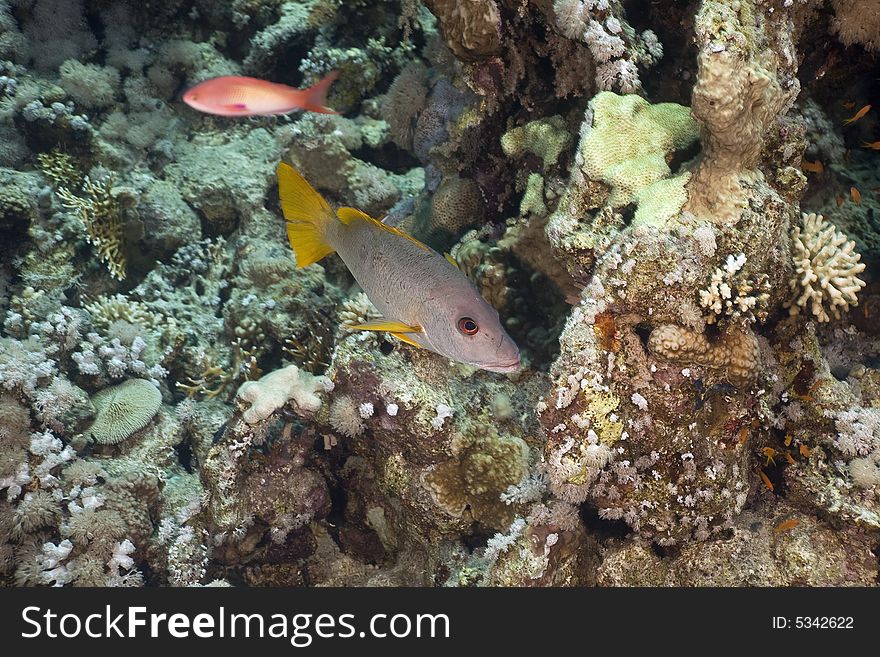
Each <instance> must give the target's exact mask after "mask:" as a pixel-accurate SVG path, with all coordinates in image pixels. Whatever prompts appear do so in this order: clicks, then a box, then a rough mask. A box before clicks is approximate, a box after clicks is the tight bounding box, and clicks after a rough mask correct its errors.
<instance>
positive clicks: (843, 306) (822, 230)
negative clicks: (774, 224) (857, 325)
mask: <svg viewBox="0 0 880 657" xmlns="http://www.w3.org/2000/svg"><path fill="white" fill-rule="evenodd" d="M791 240H792V244H793V246H794V253H793V254H792V258H793V259H794V265H795V276H794V277H793V278H792V279H791V281H790V283H789V286H790V288H791V291H792V293H793V294H795V295H797V296H796V298H794V299H792V300H790V301H788V302H786V306H787V307H788V309H789V312H790V313H791V314H792V315H797V314H798V313H800V312H801V310H802V309H803V308H807V307H809V310H810V313H811V314H812V315H813V316H815V317H816V319H818V320H819V321H820V322H828V321H831V316H833V317H834V318H835V319H840V316H841V315H840V313H841V310H843V311H844V312H845V311H846V310H848V309H849V308H850V307H851V306H857V305H858V303H859V301H858V297H857V295H858V292H859V290H861V289H862V288H863V287H865V281H863V280H862V279H861V278H859V277H858V274H860V273H862V272H863V271H864V270H865V265H864V263H861V262H859V260H860V259H861V256H860V255H859V254H858V253H856V252H855V246H856V245H855V242H853V241H852V240H849V239H847V236H846V235H844V234H843V233H842V232H840V231H839V230H838V229H837V228H836V227H835V226H834V224H832V223H830V222H829V221H826V219H825V217H823V216H822V215H821V214H815V213H809V214H807V213H804V214H803V228H801V226H795V227H794V228H793V229H792V231H791ZM829 313H830V314H829Z"/></svg>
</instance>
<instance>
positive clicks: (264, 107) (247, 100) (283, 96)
mask: <svg viewBox="0 0 880 657" xmlns="http://www.w3.org/2000/svg"><path fill="white" fill-rule="evenodd" d="M338 75H339V73H338V71H332V72H331V73H328V74H327V75H326V76H325V77H324V78H323V79H322V80H321V81H319V82H318V83H316V84H313V85H312V86H311V87H309V88H308V89H297V88H295V87H289V86H287V85H286V84H278V83H276V82H268V81H266V80H259V79H257V78H247V77H242V76H239V75H224V76H221V77H219V78H211V79H210V80H205V81H204V82H199V83H198V84H197V85H196V86H194V87H193V88H192V89H189V90H188V91H186V93H184V94H183V102H185V103H186V104H187V105H189V106H190V107H192V108H193V109H197V110H199V111H200V112H206V113H208V114H216V115H218V116H271V115H273V114H289V113H290V112H292V111H293V110H297V109H302V110H308V111H310V112H319V113H321V114H338V112H336V111H334V110H332V109H330V108H329V107H325V105H326V103H327V91H328V90H329V89H330V85H331V84H333V81H334V80H335V79H336V78H337V76H338Z"/></svg>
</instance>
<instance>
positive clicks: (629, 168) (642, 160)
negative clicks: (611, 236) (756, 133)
mask: <svg viewBox="0 0 880 657" xmlns="http://www.w3.org/2000/svg"><path fill="white" fill-rule="evenodd" d="M590 109H591V110H592V112H593V125H592V128H590V129H588V130H587V131H586V132H585V133H584V135H583V137H582V139H581V144H580V147H579V159H580V161H579V164H580V166H581V169H582V170H583V172H584V174H585V175H586V176H587V177H588V178H589V179H590V180H598V181H601V182H603V183H605V184H606V185H609V186H610V187H611V194H610V196H609V198H608V204H609V205H610V206H612V207H621V206H624V205H628V204H630V203H636V204H637V205H638V206H639V207H638V209H637V211H636V217H635V221H636V222H639V221H651V222H662V221H663V220H665V219H667V218H670V217H672V216H674V215H675V214H677V213H678V212H679V210H680V209H681V207H682V205H683V204H684V202H685V201H686V200H687V195H686V194H685V192H684V185H685V183H686V182H687V181H688V179H689V174H686V173H685V174H680V175H679V176H676V177H675V178H670V174H671V173H672V172H671V171H670V169H669V164H668V160H669V159H670V158H671V156H672V155H673V153H674V152H675V151H677V150H681V149H683V148H687V147H688V146H690V145H691V144H692V143H693V142H694V141H695V140H696V139H697V137H698V136H699V126H698V125H697V122H696V121H694V119H693V118H692V117H691V113H690V109H688V108H687V107H684V106H683V105H678V104H676V103H658V104H656V105H652V104H650V103H649V102H648V101H646V100H645V99H644V98H642V97H640V96H636V95H627V96H620V95H618V94H615V93H611V92H608V91H605V92H602V93H599V94H597V95H596V96H595V97H594V98H593V100H591V101H590Z"/></svg>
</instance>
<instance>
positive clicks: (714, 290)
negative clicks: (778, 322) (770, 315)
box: [700, 253, 770, 324]
mask: <svg viewBox="0 0 880 657" xmlns="http://www.w3.org/2000/svg"><path fill="white" fill-rule="evenodd" d="M745 263H746V256H745V254H743V253H740V254H739V255H738V256H736V257H734V256H733V255H729V256H727V260H726V261H725V263H724V267H716V268H715V271H714V272H712V279H711V281H710V282H709V285H708V286H707V287H706V288H705V289H703V290H700V306H702V307H703V308H705V309H706V310H709V311H710V312H711V314H710V315H708V316H707V317H706V322H708V323H709V324H714V323H715V322H717V321H718V319H719V318H722V317H729V318H731V319H734V320H736V319H739V318H743V319H744V320H745V321H746V322H747V323H751V322H754V321H755V320H756V319H757V320H760V321H764V320H765V319H767V304H768V301H769V298H770V282H769V280H768V278H767V275H766V274H761V275H757V276H752V277H749V276H746V275H744V273H743V272H742V268H743V265H745Z"/></svg>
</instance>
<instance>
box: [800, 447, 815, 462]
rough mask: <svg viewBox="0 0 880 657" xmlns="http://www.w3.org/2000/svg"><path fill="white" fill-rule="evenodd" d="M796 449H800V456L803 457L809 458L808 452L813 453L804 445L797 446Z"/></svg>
mask: <svg viewBox="0 0 880 657" xmlns="http://www.w3.org/2000/svg"><path fill="white" fill-rule="evenodd" d="M798 450H799V451H800V453H801V456H803V457H804V458H805V459H808V458H810V454H812V453H813V452H812V451H810V448H809V447H807V446H806V445H801V446H800V447H799V448H798Z"/></svg>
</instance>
